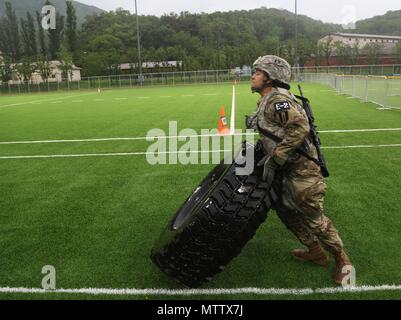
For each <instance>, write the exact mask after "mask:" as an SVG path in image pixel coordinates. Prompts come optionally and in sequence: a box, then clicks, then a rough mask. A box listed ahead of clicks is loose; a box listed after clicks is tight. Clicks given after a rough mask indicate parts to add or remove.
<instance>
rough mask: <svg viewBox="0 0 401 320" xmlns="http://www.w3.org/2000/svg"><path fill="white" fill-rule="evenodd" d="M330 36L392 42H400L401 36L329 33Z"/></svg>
mask: <svg viewBox="0 0 401 320" xmlns="http://www.w3.org/2000/svg"><path fill="white" fill-rule="evenodd" d="M330 35H332V36H340V37H345V38H378V39H393V40H401V36H400V37H399V36H384V35H378V34H361V33H342V32H335V33H330Z"/></svg>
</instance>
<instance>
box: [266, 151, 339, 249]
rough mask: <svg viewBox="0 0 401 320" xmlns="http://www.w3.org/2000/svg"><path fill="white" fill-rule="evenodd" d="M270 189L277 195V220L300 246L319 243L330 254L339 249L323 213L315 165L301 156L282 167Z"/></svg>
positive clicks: (323, 189) (320, 183) (322, 190)
mask: <svg viewBox="0 0 401 320" xmlns="http://www.w3.org/2000/svg"><path fill="white" fill-rule="evenodd" d="M274 188H275V190H276V191H277V194H278V195H279V199H278V201H277V202H276V204H275V209H276V211H277V214H278V217H279V218H280V220H281V221H282V222H283V223H284V224H285V225H286V227H287V228H288V229H289V230H290V231H291V232H292V233H293V234H294V235H295V236H296V237H297V238H298V240H299V241H300V242H301V243H302V244H304V245H305V246H307V247H309V246H310V245H311V244H312V243H314V242H316V241H319V242H320V243H321V245H322V246H323V247H324V248H325V249H326V250H327V251H329V252H331V253H334V254H335V253H338V252H340V251H341V250H342V249H343V242H342V240H341V238H340V236H339V234H338V231H337V229H336V228H335V227H334V225H333V223H332V221H331V220H330V219H329V218H328V217H327V216H326V215H325V213H324V207H323V203H324V195H325V192H326V183H325V182H324V179H323V177H322V175H321V173H320V168H319V166H318V165H317V164H315V163H314V162H312V161H309V160H306V159H305V158H303V157H302V158H301V159H299V161H297V163H295V164H290V165H286V166H285V167H284V168H283V170H282V171H281V172H280V173H278V175H277V177H276V179H275V182H274Z"/></svg>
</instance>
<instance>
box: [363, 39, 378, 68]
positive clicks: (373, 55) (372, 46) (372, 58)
mask: <svg viewBox="0 0 401 320" xmlns="http://www.w3.org/2000/svg"><path fill="white" fill-rule="evenodd" d="M364 50H365V52H366V56H367V60H368V64H370V65H376V64H379V63H380V56H381V48H380V45H379V44H377V43H368V44H367V45H366V46H365V47H364Z"/></svg>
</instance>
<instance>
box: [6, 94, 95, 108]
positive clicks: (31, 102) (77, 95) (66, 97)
mask: <svg viewBox="0 0 401 320" xmlns="http://www.w3.org/2000/svg"><path fill="white" fill-rule="evenodd" d="M94 93H95V92H90V93H84V94H76V95H69V96H65V97H60V98H54V99H44V100H36V101H27V102H20V103H13V104H7V105H3V106H2V105H0V109H1V108H8V107H17V106H24V105H29V104H35V103H37V102H51V101H59V100H65V99H70V98H76V97H83V96H88V95H91V94H94ZM96 93H97V92H96Z"/></svg>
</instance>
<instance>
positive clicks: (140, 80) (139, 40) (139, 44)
mask: <svg viewBox="0 0 401 320" xmlns="http://www.w3.org/2000/svg"><path fill="white" fill-rule="evenodd" d="M135 16H136V35H137V40H138V66H139V82H140V83H141V85H142V80H143V76H142V58H141V39H140V35H139V19H138V7H137V3H136V0H135Z"/></svg>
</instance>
